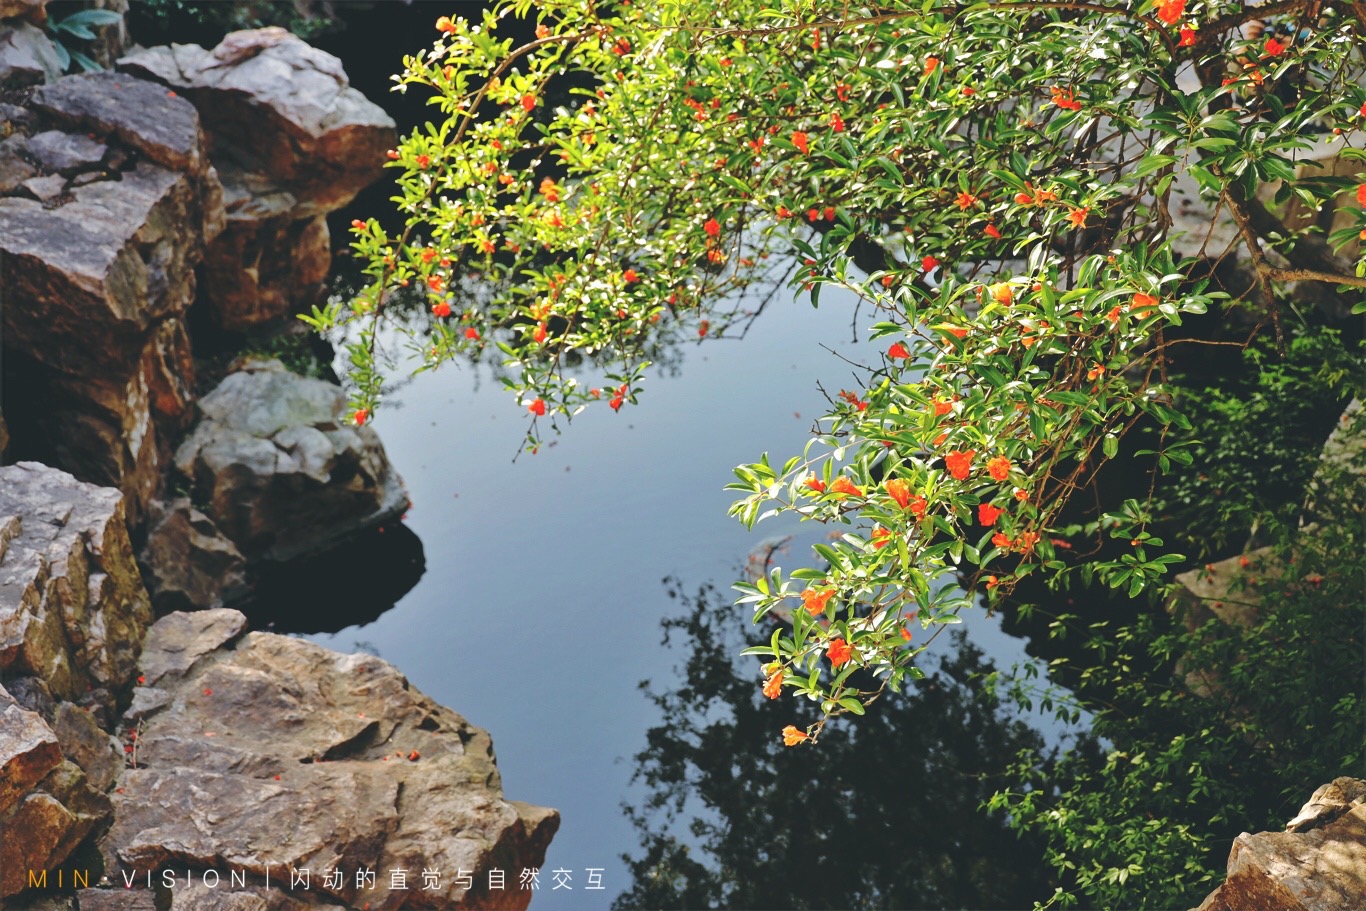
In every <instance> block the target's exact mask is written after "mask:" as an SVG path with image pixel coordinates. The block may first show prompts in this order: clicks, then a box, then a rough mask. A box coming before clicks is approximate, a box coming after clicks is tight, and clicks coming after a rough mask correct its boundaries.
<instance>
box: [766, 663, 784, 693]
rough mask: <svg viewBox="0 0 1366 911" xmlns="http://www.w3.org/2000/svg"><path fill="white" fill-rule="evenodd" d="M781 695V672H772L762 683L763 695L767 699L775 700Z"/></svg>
mask: <svg viewBox="0 0 1366 911" xmlns="http://www.w3.org/2000/svg"><path fill="white" fill-rule="evenodd" d="M782 693H783V672H782V671H781V670H779V671H774V672H773V675H772V676H770V677H769V678H768V679H767V680H765V681H764V695H765V696H767V697H768V698H769V699H777V698H778V697H779V696H781V695H782Z"/></svg>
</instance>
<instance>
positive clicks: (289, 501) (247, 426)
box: [175, 360, 408, 561]
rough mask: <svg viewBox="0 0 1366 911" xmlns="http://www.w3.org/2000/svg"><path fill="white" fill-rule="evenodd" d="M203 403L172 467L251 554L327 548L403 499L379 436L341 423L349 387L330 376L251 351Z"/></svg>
mask: <svg viewBox="0 0 1366 911" xmlns="http://www.w3.org/2000/svg"><path fill="white" fill-rule="evenodd" d="M199 408H200V411H201V413H202V415H203V417H202V419H201V420H200V422H199V424H198V425H196V427H195V428H194V430H193V432H192V433H191V434H190V436H189V438H188V439H186V441H185V442H184V443H183V444H181V447H180V449H179V450H177V452H176V458H175V461H176V470H177V472H179V474H180V475H181V476H182V477H183V478H184V479H185V480H186V481H187V482H188V483H189V484H190V486H191V491H192V493H191V497H192V499H193V500H194V501H195V502H196V503H197V504H199V506H200V508H201V509H203V511H204V512H205V513H206V514H207V515H208V516H209V517H211V518H212V519H213V521H214V523H215V524H216V525H217V526H218V528H219V529H220V530H221V531H222V532H223V534H225V535H226V536H227V537H228V538H229V539H231V540H232V541H233V542H234V543H235V544H236V545H237V546H238V548H239V549H240V550H241V551H242V553H244V554H245V555H246V556H247V558H248V559H258V558H264V559H268V560H277V561H284V560H289V559H293V558H295V557H298V556H301V555H304V554H308V553H311V552H319V551H322V550H326V549H327V548H328V547H330V546H333V545H335V544H336V543H337V542H338V541H339V540H341V539H342V538H344V537H346V536H348V535H350V534H354V533H355V532H357V531H359V530H361V529H364V528H368V527H371V526H373V525H376V524H379V523H381V522H384V521H387V520H389V519H392V518H394V517H396V516H398V515H400V514H401V513H402V512H403V511H404V510H405V509H406V508H407V505H408V498H407V494H406V493H405V492H404V490H403V486H402V482H401V481H400V480H399V479H398V476H397V473H396V472H394V471H393V469H392V468H391V467H390V465H389V462H388V459H387V458H386V457H385V455H384V447H383V445H382V444H381V443H380V441H379V438H378V437H377V436H376V435H375V433H374V431H373V430H371V429H370V428H369V427H359V428H356V427H352V426H350V425H349V424H348V423H347V422H346V419H345V411H346V396H345V394H344V393H343V392H342V390H341V389H339V388H338V387H336V386H334V385H332V384H330V383H326V382H323V381H322V380H315V379H311V378H307V377H301V376H297V375H295V374H293V373H290V372H289V371H288V370H286V369H285V368H284V366H283V365H282V364H280V363H279V362H278V361H274V360H256V361H251V362H248V363H247V364H246V365H245V366H244V368H243V369H242V370H240V371H238V372H237V373H233V374H230V375H229V376H228V377H227V378H225V379H224V380H223V382H222V383H220V384H219V385H218V387H217V388H216V389H214V390H213V391H212V392H210V393H209V394H208V395H206V396H204V398H203V399H201V400H200V403H199Z"/></svg>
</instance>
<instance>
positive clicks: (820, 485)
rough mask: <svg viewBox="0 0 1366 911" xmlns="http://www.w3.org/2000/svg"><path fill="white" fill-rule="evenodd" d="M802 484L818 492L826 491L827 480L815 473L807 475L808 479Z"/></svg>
mask: <svg viewBox="0 0 1366 911" xmlns="http://www.w3.org/2000/svg"><path fill="white" fill-rule="evenodd" d="M802 486H803V487H807V488H810V489H811V490H814V491H815V492H816V493H825V482H824V481H822V480H821V479H820V478H818V477H816V476H815V475H814V474H811V475H807V478H806V480H805V481H803V482H802Z"/></svg>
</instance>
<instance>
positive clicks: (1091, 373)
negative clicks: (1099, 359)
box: [1086, 364, 1105, 380]
mask: <svg viewBox="0 0 1366 911" xmlns="http://www.w3.org/2000/svg"><path fill="white" fill-rule="evenodd" d="M1104 372H1105V368H1104V367H1103V366H1101V365H1100V364H1095V365H1093V366H1092V367H1091V369H1090V370H1088V371H1086V378H1087V379H1088V380H1094V379H1096V378H1097V377H1099V376H1100V375H1101V374H1102V373H1104Z"/></svg>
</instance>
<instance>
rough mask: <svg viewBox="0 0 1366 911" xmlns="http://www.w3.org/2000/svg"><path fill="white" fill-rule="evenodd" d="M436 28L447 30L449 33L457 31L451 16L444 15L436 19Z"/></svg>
mask: <svg viewBox="0 0 1366 911" xmlns="http://www.w3.org/2000/svg"><path fill="white" fill-rule="evenodd" d="M436 30H437V31H438V32H445V33H446V34H447V35H450V34H453V33H454V32H455V23H454V22H452V21H451V17H450V16H442V17H441V18H440V19H438V20H436Z"/></svg>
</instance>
